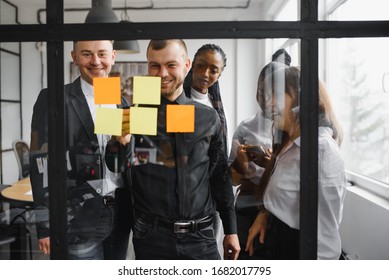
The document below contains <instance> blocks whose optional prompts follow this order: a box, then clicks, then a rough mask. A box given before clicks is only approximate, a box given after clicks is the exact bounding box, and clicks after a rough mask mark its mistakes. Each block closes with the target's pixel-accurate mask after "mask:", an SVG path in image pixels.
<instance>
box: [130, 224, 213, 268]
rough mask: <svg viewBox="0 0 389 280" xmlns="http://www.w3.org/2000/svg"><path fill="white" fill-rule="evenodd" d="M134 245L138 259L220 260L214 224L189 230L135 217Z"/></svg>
mask: <svg viewBox="0 0 389 280" xmlns="http://www.w3.org/2000/svg"><path fill="white" fill-rule="evenodd" d="M133 244H134V250H135V258H136V259H137V260H220V255H219V252H218V248H217V245H216V239H215V234H214V230H213V224H211V225H209V226H208V227H206V228H203V229H200V230H196V231H194V232H188V233H174V232H173V230H171V229H167V228H164V227H158V226H155V225H153V224H152V223H149V222H147V221H145V220H144V219H142V218H137V219H136V220H135V225H134V228H133Z"/></svg>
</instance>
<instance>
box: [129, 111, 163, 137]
mask: <svg viewBox="0 0 389 280" xmlns="http://www.w3.org/2000/svg"><path fill="white" fill-rule="evenodd" d="M157 119H158V109H157V108H145V107H131V108H130V133H131V134H142V135H157Z"/></svg>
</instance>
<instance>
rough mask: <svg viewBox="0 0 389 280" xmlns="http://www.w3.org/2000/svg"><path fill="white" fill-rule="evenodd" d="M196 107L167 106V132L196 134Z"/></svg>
mask: <svg viewBox="0 0 389 280" xmlns="http://www.w3.org/2000/svg"><path fill="white" fill-rule="evenodd" d="M194 116H195V106H194V105H166V132H194V126H195V125H194V124H195V123H194Z"/></svg>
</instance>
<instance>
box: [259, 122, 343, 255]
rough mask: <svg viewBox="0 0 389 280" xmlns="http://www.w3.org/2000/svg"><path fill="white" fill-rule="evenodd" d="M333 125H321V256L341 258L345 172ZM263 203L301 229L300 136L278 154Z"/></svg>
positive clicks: (319, 202)
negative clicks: (333, 137) (341, 224)
mask: <svg viewBox="0 0 389 280" xmlns="http://www.w3.org/2000/svg"><path fill="white" fill-rule="evenodd" d="M332 133H333V132H332V129H331V128H328V127H319V155H318V159H319V162H318V181H319V182H318V188H319V189H318V193H319V197H318V212H319V213H318V237H317V240H318V247H317V257H318V259H339V256H340V253H341V242H340V236H339V224H340V222H341V220H342V212H343V201H344V198H345V194H346V176H345V170H344V162H343V159H342V157H341V154H340V149H339V147H338V145H337V143H336V142H335V140H334V139H332ZM264 205H265V208H266V209H267V210H269V211H270V212H271V213H272V214H274V215H275V216H276V217H277V218H278V219H280V220H281V221H283V222H284V223H286V224H287V225H288V226H290V227H291V228H295V229H300V138H297V139H296V140H295V141H294V142H293V143H291V144H290V145H289V146H288V147H287V148H286V149H285V150H284V151H283V152H282V153H281V154H280V155H278V157H277V160H276V163H275V167H274V170H273V173H272V176H271V178H270V180H269V184H268V186H267V189H266V192H265V196H264Z"/></svg>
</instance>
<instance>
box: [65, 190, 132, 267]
mask: <svg viewBox="0 0 389 280" xmlns="http://www.w3.org/2000/svg"><path fill="white" fill-rule="evenodd" d="M129 204H130V203H129V200H128V196H127V195H126V193H124V190H120V191H119V192H116V199H115V200H114V201H111V202H109V203H106V204H104V203H102V205H101V207H102V209H101V211H100V217H99V220H98V223H97V227H96V228H95V229H94V232H93V235H90V236H91V238H87V239H83V240H79V242H72V240H71V242H69V244H68V259H73V260H80V259H87V260H103V259H104V260H125V259H126V256H127V248H128V241H129V235H130V228H131V224H130V223H131V219H130V218H131V216H130V209H129V208H130V207H129ZM73 240H74V239H73Z"/></svg>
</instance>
